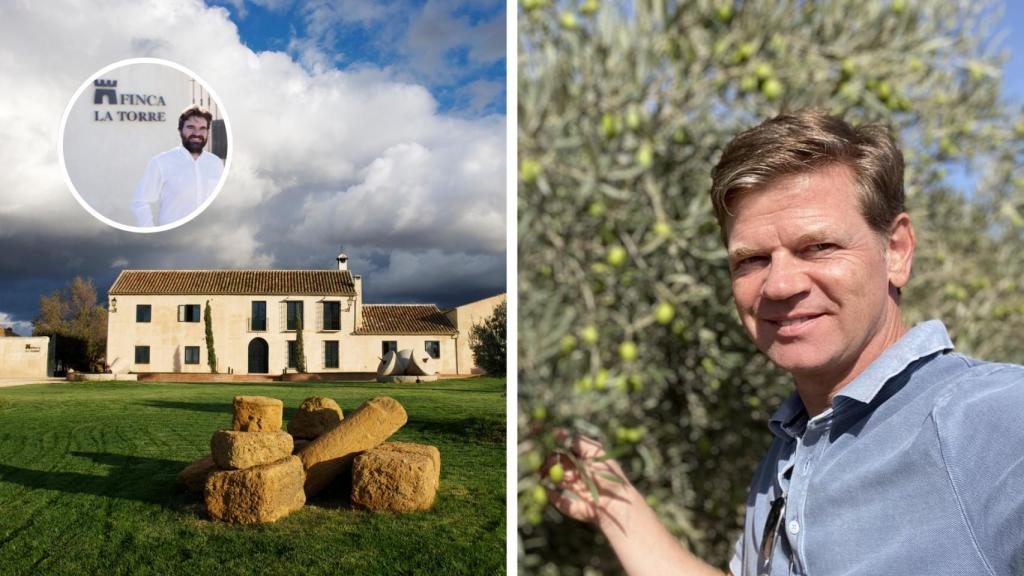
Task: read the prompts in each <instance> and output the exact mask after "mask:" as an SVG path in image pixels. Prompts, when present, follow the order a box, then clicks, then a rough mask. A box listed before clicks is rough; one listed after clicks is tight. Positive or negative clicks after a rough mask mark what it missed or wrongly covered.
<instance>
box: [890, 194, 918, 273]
mask: <svg viewBox="0 0 1024 576" xmlns="http://www.w3.org/2000/svg"><path fill="white" fill-rule="evenodd" d="M915 246H917V238H916V237H915V236H914V226H913V224H911V223H910V216H909V215H908V214H907V213H906V212H901V213H900V214H899V216H896V218H895V219H894V220H893V222H892V225H890V226H889V238H888V243H887V244H886V262H887V265H888V268H889V270H888V271H889V283H890V284H892V285H893V286H894V287H895V288H897V289H899V288H903V287H904V286H906V284H907V281H908V280H910V268H911V267H912V266H913V263H914V247H915Z"/></svg>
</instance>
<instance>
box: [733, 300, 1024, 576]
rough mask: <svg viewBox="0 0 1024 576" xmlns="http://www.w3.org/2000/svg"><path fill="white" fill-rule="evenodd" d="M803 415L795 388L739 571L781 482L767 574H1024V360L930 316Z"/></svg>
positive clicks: (753, 494)
mask: <svg viewBox="0 0 1024 576" xmlns="http://www.w3.org/2000/svg"><path fill="white" fill-rule="evenodd" d="M807 416H808V415H807V412H806V410H805V409H804V406H803V403H802V402H801V401H800V397H799V396H798V395H797V394H796V393H795V392H794V393H793V394H791V395H790V396H789V398H787V399H786V401H785V402H783V404H782V406H781V407H780V408H779V409H778V410H777V411H776V412H775V414H774V415H773V416H772V418H771V422H770V424H769V426H770V428H771V430H772V433H773V434H774V435H775V439H774V442H773V443H772V445H771V448H770V449H769V450H768V454H767V455H766V456H765V458H764V459H763V460H762V461H761V464H760V465H759V466H758V469H757V472H756V473H755V474H754V480H753V482H752V484H751V488H750V494H749V496H748V498H747V514H746V521H745V524H744V528H743V534H742V535H741V536H740V539H739V541H738V542H737V544H736V552H735V555H734V556H733V559H732V562H730V564H729V568H730V570H731V571H732V573H733V574H735V575H736V576H747V575H755V574H756V567H757V561H758V550H759V549H760V548H761V542H762V539H763V538H765V537H766V536H765V535H764V534H763V532H764V528H765V520H766V518H767V515H768V511H769V508H770V506H771V503H772V501H773V500H774V499H775V498H776V497H778V496H779V495H781V494H785V495H786V508H785V516H784V518H783V520H782V522H781V525H780V526H779V529H778V531H777V532H776V533H777V534H778V540H776V543H775V549H774V553H773V559H772V568H771V574H772V575H780V574H787V575H788V574H809V575H812V576H826V575H838V574H849V575H888V574H894V575H896V574H898V575H911V574H922V575H923V574H927V575H947V574H948V575H965V576H966V575H971V576H975V575H986V574H987V575H996V574H998V575H1000V576H1002V575H1007V576H1009V575H1022V574H1024V368H1022V367H1020V366H1014V365H1008V364H993V363H989V362H980V361H978V360H974V359H971V358H967V357H966V356H962V355H960V354H957V353H955V352H953V344H952V343H951V342H950V340H949V336H948V335H947V334H946V328H945V327H944V326H943V325H942V323H941V322H939V321H937V320H932V321H930V322H925V323H923V324H919V325H918V326H915V327H914V328H913V329H911V330H910V331H908V332H907V333H906V334H905V335H904V336H903V338H901V339H900V340H899V341H898V342H896V343H895V344H893V345H892V346H890V347H889V348H888V349H887V350H886V351H885V352H883V353H882V355H881V356H879V357H878V359H877V360H875V361H874V363H872V364H871V365H870V366H869V367H868V368H867V369H866V370H864V372H863V373H861V374H860V375H859V376H857V378H856V379H854V380H853V381H852V382H850V383H849V384H848V385H847V386H846V387H844V388H843V389H842V390H841V391H840V392H839V393H838V394H836V396H835V397H834V398H833V401H832V407H831V408H829V409H828V410H826V411H825V412H822V413H821V414H819V415H817V416H815V417H814V418H811V419H808V417H807ZM771 536H772V535H771V534H769V535H768V536H767V537H771Z"/></svg>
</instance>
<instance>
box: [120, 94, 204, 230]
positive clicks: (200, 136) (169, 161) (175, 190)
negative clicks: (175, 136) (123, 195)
mask: <svg viewBox="0 0 1024 576" xmlns="http://www.w3.org/2000/svg"><path fill="white" fill-rule="evenodd" d="M212 121H213V115H212V114H210V112H208V111H207V110H205V109H203V108H200V107H199V106H195V105H193V106H190V107H188V108H186V109H185V110H184V111H183V112H182V113H181V116H179V117H178V133H179V135H180V136H181V146H177V147H175V148H172V149H171V150H168V151H167V152H163V153H161V154H158V155H156V156H154V157H153V159H152V160H150V161H149V165H148V166H147V167H146V173H145V174H143V175H142V180H140V181H139V184H138V186H136V187H135V194H134V195H133V196H132V212H133V213H134V214H135V220H136V223H137V225H138V226H140V227H145V226H161V225H164V224H170V223H172V222H177V221H178V220H181V219H182V218H185V217H187V216H188V215H190V214H192V213H193V212H195V211H196V209H198V208H199V207H200V206H202V205H203V203H204V202H206V200H207V198H209V197H210V195H211V194H213V190H214V188H216V187H217V183H218V182H220V177H221V173H222V172H223V171H224V164H223V163H222V162H221V160H220V158H218V157H217V156H214V155H213V154H210V153H209V152H204V151H203V147H204V146H206V140H207V138H208V137H209V134H210V124H211V122H212Z"/></svg>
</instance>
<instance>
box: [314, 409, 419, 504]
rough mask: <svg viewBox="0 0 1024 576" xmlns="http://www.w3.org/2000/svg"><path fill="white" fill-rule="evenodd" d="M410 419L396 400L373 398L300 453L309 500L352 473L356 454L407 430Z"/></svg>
mask: <svg viewBox="0 0 1024 576" xmlns="http://www.w3.org/2000/svg"><path fill="white" fill-rule="evenodd" d="M408 419H409V417H408V416H407V415H406V413H405V408H403V407H402V405H401V404H399V403H398V401H397V400H395V399H394V398H388V397H387V396H378V397H376V398H371V399H370V400H367V401H366V402H364V403H363V405H362V406H360V407H359V408H357V409H356V410H355V412H352V413H351V414H349V415H348V417H347V418H345V419H344V420H342V421H341V424H338V425H337V426H336V427H335V428H333V429H331V430H330V431H328V432H326V433H324V434H323V435H322V436H320V437H319V438H317V439H316V440H313V441H312V442H310V443H309V445H308V446H306V447H305V448H303V449H302V450H301V451H299V457H301V458H302V464H303V466H305V468H306V496H307V497H310V496H313V495H314V494H316V493H317V492H319V491H320V490H322V489H323V488H324V487H325V486H327V485H328V484H330V483H331V481H332V480H334V478H335V477H337V476H338V474H341V473H342V472H345V471H346V470H349V469H350V468H351V466H352V459H353V458H355V456H356V454H358V453H359V452H363V451H364V450H369V449H371V448H375V447H377V446H379V445H380V444H382V443H383V442H384V441H385V440H387V439H388V437H389V436H391V435H392V434H394V433H395V432H396V431H398V429H399V428H401V427H402V426H405V423H406V421H408Z"/></svg>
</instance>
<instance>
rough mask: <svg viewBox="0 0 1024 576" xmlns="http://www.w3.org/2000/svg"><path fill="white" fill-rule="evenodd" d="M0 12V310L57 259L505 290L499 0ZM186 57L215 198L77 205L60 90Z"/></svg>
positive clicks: (439, 289)
mask: <svg viewBox="0 0 1024 576" xmlns="http://www.w3.org/2000/svg"><path fill="white" fill-rule="evenodd" d="M3 16H4V17H3V18H2V19H0V78H3V83H4V86H5V88H4V90H2V91H0V158H3V167H4V169H3V170H2V171H0V325H4V326H8V325H13V326H14V328H15V330H16V331H18V332H19V333H25V334H27V333H29V332H30V331H31V326H30V325H29V321H30V320H31V319H32V318H33V317H34V316H35V315H36V314H37V311H38V300H39V296H40V295H42V294H48V293H50V292H52V291H53V290H55V289H57V288H59V287H61V286H63V285H64V284H66V283H67V282H68V280H70V279H71V278H73V277H74V276H76V275H82V276H86V277H90V278H92V279H93V281H94V282H95V284H96V287H97V290H98V292H99V293H100V298H101V300H104V299H105V295H106V289H107V288H109V287H110V285H111V284H112V283H113V280H114V278H115V277H116V275H117V273H118V272H119V271H120V270H121V269H123V268H146V269H161V268H181V269H195V268H314V269H315V268H331V267H333V266H334V265H335V263H334V257H335V255H336V254H337V253H338V250H339V247H343V248H344V250H345V252H346V253H348V255H349V256H350V258H351V261H350V268H351V269H352V270H353V271H354V272H356V273H359V274H362V275H363V278H364V285H365V290H366V293H365V299H366V301H367V302H431V303H437V304H439V305H442V306H446V305H456V304H460V303H463V302H467V301H471V300H474V299H477V298H482V297H485V296H489V295H493V294H496V293H498V292H502V291H504V290H505V286H506V282H505V281H506V279H505V258H506V245H505V244H506V243H505V237H506V236H505V226H506V220H507V215H506V213H505V162H506V160H505V158H506V150H505V131H506V127H505V120H506V118H505V112H506V110H505V97H506V94H505V68H506V59H505V26H506V24H505V3H504V2H503V1H500V0H467V1H462V0H440V1H436V0H427V1H426V2H423V1H404V0H403V1H398V0H393V1H383V2H364V1H354V0H333V1H331V0H322V1H321V0H310V1H301V0H299V1H292V0H255V1H246V0H217V1H211V2H210V3H205V4H204V3H203V2H202V1H200V0H146V1H139V0H112V1H107V2H102V3H96V2H85V1H76V0H60V1H47V2H27V1H25V2H14V3H13V4H12V3H5V5H4V9H3ZM133 57H154V58H163V59H167V60H171V61H174V62H178V63H180V64H182V65H184V66H185V67H187V68H189V69H191V70H193V71H194V72H195V73H196V74H197V75H199V76H200V77H202V78H203V79H204V80H205V81H206V82H207V83H208V84H210V85H211V86H212V87H213V89H214V90H215V91H216V93H217V95H218V96H219V97H220V99H221V101H222V102H223V105H224V108H225V110H226V112H227V114H228V116H229V118H230V120H231V124H232V131H233V141H232V146H233V150H234V152H233V154H234V156H233V160H232V166H231V173H230V176H229V178H228V181H227V183H226V184H225V186H224V188H223V189H222V190H221V193H220V195H219V196H218V198H217V200H216V201H215V202H214V204H213V205H212V206H211V207H210V208H209V209H208V210H207V211H206V212H204V213H203V214H201V215H200V216H199V217H197V218H195V219H194V220H192V221H191V222H189V223H187V224H185V225H183V226H181V227H179V228H176V229H174V230H170V231H166V232H162V233H157V234H133V233H130V232H124V231H120V230H116V229H114V228H110V227H108V226H106V225H105V224H102V223H100V222H98V221H96V220H94V219H93V218H92V217H91V216H90V215H89V214H88V213H87V212H86V211H85V210H84V209H83V208H82V207H81V206H79V205H78V203H77V202H76V201H75V200H74V198H73V197H72V195H71V193H70V192H69V191H68V189H67V187H66V186H65V184H64V181H63V178H62V176H61V169H60V166H59V164H58V159H57V134H58V130H59V127H60V120H61V115H62V113H63V111H64V108H65V106H66V105H67V103H68V101H69V100H70V98H71V96H72V95H73V94H74V92H75V90H76V89H77V88H78V86H79V85H80V84H81V83H82V82H83V81H84V80H86V79H87V78H88V77H89V76H90V75H92V74H93V73H95V72H96V71H98V70H99V69H100V68H102V67H104V66H106V65H108V64H111V63H113V62H116V61H118V60H121V59H124V58H133Z"/></svg>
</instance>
